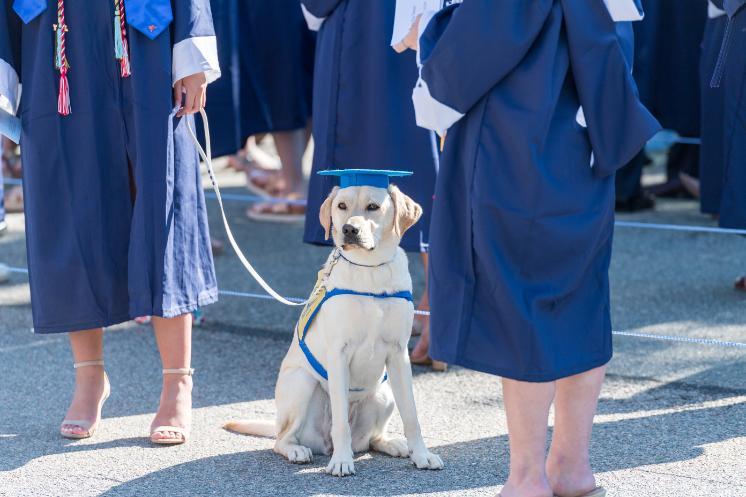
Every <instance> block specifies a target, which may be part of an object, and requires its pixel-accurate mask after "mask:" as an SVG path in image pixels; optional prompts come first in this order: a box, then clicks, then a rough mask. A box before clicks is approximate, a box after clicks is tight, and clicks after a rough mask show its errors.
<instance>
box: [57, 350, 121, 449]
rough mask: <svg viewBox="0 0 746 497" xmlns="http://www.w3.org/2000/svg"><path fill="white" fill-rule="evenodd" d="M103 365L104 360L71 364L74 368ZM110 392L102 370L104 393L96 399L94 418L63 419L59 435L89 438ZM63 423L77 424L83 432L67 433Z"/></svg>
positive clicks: (107, 378) (94, 430)
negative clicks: (91, 419) (88, 419)
mask: <svg viewBox="0 0 746 497" xmlns="http://www.w3.org/2000/svg"><path fill="white" fill-rule="evenodd" d="M103 365H104V361H101V360H99V361H84V362H76V363H75V364H73V367H74V368H75V369H78V368H85V367H89V366H102V367H103ZM110 393H111V385H110V384H109V377H108V376H107V375H106V371H104V394H103V395H102V396H101V399H100V400H99V401H98V410H97V411H96V419H95V420H94V421H93V422H90V421H86V420H81V419H64V420H63V421H62V424H61V425H60V435H62V436H63V437H65V438H70V439H73V440H79V439H81V438H90V437H92V436H93V434H94V433H95V432H96V428H98V425H99V423H100V422H101V409H102V408H103V407H104V402H106V399H108V398H109V394H110ZM65 425H73V426H77V427H78V428H82V429H83V430H84V433H67V432H65V431H63V430H62V427H63V426H65Z"/></svg>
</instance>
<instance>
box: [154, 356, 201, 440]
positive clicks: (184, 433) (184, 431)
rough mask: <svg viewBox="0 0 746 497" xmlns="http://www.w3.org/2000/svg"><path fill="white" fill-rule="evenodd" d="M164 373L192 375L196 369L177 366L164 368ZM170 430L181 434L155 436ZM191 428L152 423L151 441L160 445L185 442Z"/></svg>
mask: <svg viewBox="0 0 746 497" xmlns="http://www.w3.org/2000/svg"><path fill="white" fill-rule="evenodd" d="M163 374H181V375H188V376H192V375H193V374H194V369H192V368H176V369H164V370H163ZM166 431H170V432H173V433H178V434H179V435H181V437H179V438H153V435H155V434H156V433H162V432H166ZM190 432H191V430H190V428H182V427H181V426H169V425H162V426H156V427H153V426H152V425H151V427H150V441H151V442H153V443H154V444H158V445H178V444H183V443H185V442H186V441H187V440H189V434H190Z"/></svg>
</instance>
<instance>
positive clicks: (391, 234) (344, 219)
mask: <svg viewBox="0 0 746 497" xmlns="http://www.w3.org/2000/svg"><path fill="white" fill-rule="evenodd" d="M421 215H422V208H421V207H420V206H419V204H417V202H415V201H414V200H412V199H411V198H409V197H408V196H407V195H404V194H403V193H402V192H401V191H400V190H399V188H397V187H396V186H394V185H391V186H389V188H388V190H385V189H383V188H374V187H370V186H353V187H349V188H339V187H335V188H334V189H333V190H332V192H331V193H330V194H329V197H327V199H326V200H325V201H324V203H323V204H322V206H321V210H320V212H319V220H320V221H321V225H322V226H323V227H324V230H325V231H326V239H327V240H328V239H329V235H330V234H331V236H332V238H333V240H334V244H335V245H336V246H337V247H339V248H341V249H342V250H345V251H347V250H367V251H373V250H375V249H376V248H377V247H378V246H379V245H381V244H382V242H394V243H393V245H394V246H398V245H399V241H400V240H401V237H402V235H403V234H404V232H405V231H407V230H408V229H409V228H411V227H412V225H414V224H415V223H416V222H417V220H418V219H420V216H421Z"/></svg>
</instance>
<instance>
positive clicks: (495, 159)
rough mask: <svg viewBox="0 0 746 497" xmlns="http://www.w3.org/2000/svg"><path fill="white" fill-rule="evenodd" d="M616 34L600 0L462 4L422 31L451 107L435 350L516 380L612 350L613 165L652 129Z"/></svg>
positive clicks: (564, 371) (627, 44)
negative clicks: (459, 116)
mask: <svg viewBox="0 0 746 497" xmlns="http://www.w3.org/2000/svg"><path fill="white" fill-rule="evenodd" d="M619 29H620V35H623V36H624V38H623V39H619V38H618V37H617V33H616V30H615V25H614V24H613V22H612V20H611V18H610V17H609V14H608V12H607V11H606V8H605V7H604V4H603V3H602V2H587V1H584V0H540V1H534V2H526V1H525V0H504V1H501V2H494V1H493V0H466V1H465V2H464V3H463V4H461V5H460V6H457V7H450V8H448V9H446V10H444V11H442V12H441V13H440V14H438V15H436V17H435V18H433V19H432V21H431V22H430V24H429V25H428V27H427V29H426V30H425V32H424V34H423V35H422V36H421V38H420V54H421V58H422V60H423V64H424V66H423V68H422V80H423V81H422V84H426V85H427V87H428V88H429V92H430V94H431V96H432V98H433V99H435V100H436V101H437V102H438V103H439V104H440V105H444V106H447V107H448V108H450V110H449V111H448V112H447V113H446V114H454V115H458V114H463V117H461V118H460V119H459V120H457V121H456V122H455V124H453V125H452V127H450V129H449V130H448V134H447V139H446V144H445V150H444V153H443V154H442V156H441V167H440V171H439V175H438V179H437V185H436V194H435V203H434V208H433V221H432V227H431V259H430V299H431V308H432V319H431V331H432V342H431V346H430V353H431V355H432V357H433V358H436V359H439V360H443V361H446V362H449V363H451V364H458V365H462V366H466V367H469V368H472V369H477V370H480V371H484V372H488V373H493V374H498V375H501V376H504V377H508V378H512V379H516V380H522V381H552V380H556V379H558V378H563V377H566V376H570V375H573V374H577V373H581V372H584V371H587V370H589V369H592V368H594V367H598V366H601V365H603V364H605V363H606V362H608V361H609V359H610V358H611V354H612V340H611V322H610V313H609V281H608V267H609V261H610V257H611V246H612V233H613V229H614V177H613V172H614V171H615V170H616V169H618V168H619V167H621V166H623V165H624V164H626V163H627V162H629V160H630V159H631V158H632V157H634V155H635V154H636V153H637V152H638V151H639V150H640V149H641V148H642V147H643V145H644V144H645V142H646V141H647V139H649V138H650V137H651V136H653V134H655V132H657V131H658V130H659V129H660V128H659V125H658V124H657V122H656V121H655V120H654V119H653V118H652V116H651V115H650V114H649V113H648V112H647V111H646V110H645V109H644V107H642V105H641V104H640V103H639V100H638V98H637V94H636V88H635V85H634V82H633V80H632V78H631V75H630V64H631V60H630V55H631V53H629V52H630V49H631V48H632V44H631V41H632V40H631V39H630V38H629V36H630V35H631V31H630V29H631V27H630V26H629V25H628V24H624V25H620V26H619ZM620 41H621V42H624V43H620ZM581 105H582V106H583V117H584V119H583V118H581V116H580V114H579V112H578V109H579V107H580V106H581ZM419 115H420V114H419V110H418V117H419ZM583 124H586V125H587V128H586V127H584V126H583ZM436 129H437V128H436ZM592 162H593V166H592V167H591V163H592Z"/></svg>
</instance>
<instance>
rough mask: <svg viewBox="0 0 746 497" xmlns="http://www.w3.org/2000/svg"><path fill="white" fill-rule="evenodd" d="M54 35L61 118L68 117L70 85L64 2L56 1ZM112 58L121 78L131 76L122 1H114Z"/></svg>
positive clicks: (58, 104)
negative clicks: (58, 75)
mask: <svg viewBox="0 0 746 497" xmlns="http://www.w3.org/2000/svg"><path fill="white" fill-rule="evenodd" d="M52 27H53V29H54V34H55V51H54V65H55V67H56V68H57V70H58V71H59V72H60V89H59V95H58V97H57V112H58V113H59V114H60V115H61V116H69V115H70V112H71V110H70V85H69V83H68V80H67V73H68V71H69V70H70V64H69V63H68V60H67V53H66V52H65V35H66V33H67V32H68V27H67V24H66V23H65V0H57V23H55V24H53V25H52ZM114 56H115V57H116V59H117V60H118V61H119V65H120V68H121V74H122V77H123V78H128V77H129V76H130V75H131V74H132V69H131V67H130V56H129V43H128V42H127V21H126V19H125V16H124V0H114Z"/></svg>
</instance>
